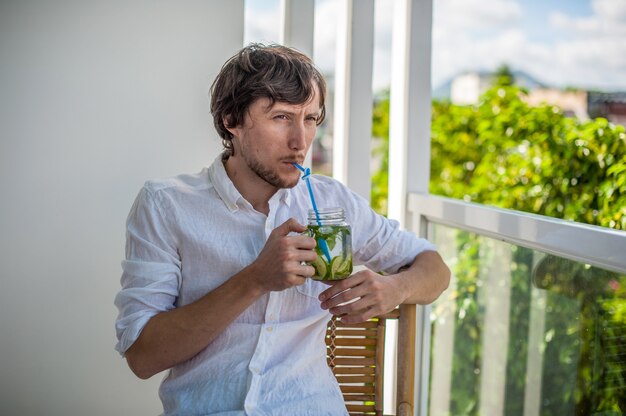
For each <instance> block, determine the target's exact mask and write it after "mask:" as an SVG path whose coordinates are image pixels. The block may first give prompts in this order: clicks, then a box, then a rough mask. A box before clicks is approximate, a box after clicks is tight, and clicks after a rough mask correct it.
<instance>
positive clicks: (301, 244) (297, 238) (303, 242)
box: [287, 234, 317, 250]
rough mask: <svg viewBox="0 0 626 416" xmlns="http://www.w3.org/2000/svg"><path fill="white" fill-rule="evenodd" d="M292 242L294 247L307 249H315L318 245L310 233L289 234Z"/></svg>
mask: <svg viewBox="0 0 626 416" xmlns="http://www.w3.org/2000/svg"><path fill="white" fill-rule="evenodd" d="M287 238H289V239H290V240H291V241H292V242H293V245H294V247H296V248H299V249H305V250H313V249H314V248H315V246H316V245H317V242H316V241H315V239H314V238H313V237H309V236H308V235H302V234H299V235H292V236H288V237H287Z"/></svg>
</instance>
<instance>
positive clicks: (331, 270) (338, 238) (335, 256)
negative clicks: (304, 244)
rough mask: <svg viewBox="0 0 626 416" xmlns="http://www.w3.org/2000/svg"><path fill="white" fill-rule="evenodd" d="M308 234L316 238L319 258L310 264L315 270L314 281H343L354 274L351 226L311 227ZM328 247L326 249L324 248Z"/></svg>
mask: <svg viewBox="0 0 626 416" xmlns="http://www.w3.org/2000/svg"><path fill="white" fill-rule="evenodd" d="M307 228H308V234H309V236H311V237H313V238H315V241H317V246H316V247H315V251H316V253H317V258H316V259H315V261H313V262H311V263H309V264H310V265H311V266H313V267H314V268H315V275H314V276H313V279H314V280H342V279H345V278H346V277H348V276H350V275H351V274H352V237H351V236H350V226H349V225H346V224H345V223H344V224H341V225H311V224H309V226H308V227H307ZM324 244H325V245H326V248H327V250H326V248H325V247H324Z"/></svg>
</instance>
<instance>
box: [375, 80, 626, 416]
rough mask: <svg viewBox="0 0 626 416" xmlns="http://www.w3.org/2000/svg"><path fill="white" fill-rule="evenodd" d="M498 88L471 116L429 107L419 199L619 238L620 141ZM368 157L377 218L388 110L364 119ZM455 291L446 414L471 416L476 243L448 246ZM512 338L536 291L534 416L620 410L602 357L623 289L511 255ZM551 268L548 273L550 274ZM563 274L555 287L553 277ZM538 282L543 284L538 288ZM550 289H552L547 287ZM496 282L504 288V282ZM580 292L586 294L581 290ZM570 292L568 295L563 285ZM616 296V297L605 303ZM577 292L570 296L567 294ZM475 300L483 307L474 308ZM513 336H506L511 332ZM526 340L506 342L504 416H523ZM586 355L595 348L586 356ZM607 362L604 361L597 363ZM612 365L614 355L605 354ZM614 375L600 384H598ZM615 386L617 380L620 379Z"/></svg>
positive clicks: (625, 139) (605, 277)
mask: <svg viewBox="0 0 626 416" xmlns="http://www.w3.org/2000/svg"><path fill="white" fill-rule="evenodd" d="M511 84H512V83H511V80H510V79H507V77H504V76H501V77H499V78H498V85H495V86H494V87H493V88H491V89H489V90H488V91H487V92H486V93H485V94H484V95H483V96H482V97H481V100H480V102H479V103H478V104H477V105H472V106H459V105H455V104H452V103H450V102H448V101H433V105H432V114H433V116H432V130H431V133H432V140H431V180H430V192H431V193H432V194H436V195H442V196H446V197H451V198H457V199H462V200H465V201H471V202H476V203H481V204H488V205H493V206H498V207H502V208H509V209H515V210H519V211H525V212H531V213H536V214H541V215H546V216H550V217H555V218H562V219H566V220H572V221H578V222H583V223H588V224H594V225H600V226H604V227H609V228H614V229H621V230H625V229H626V134H625V133H624V127H622V126H616V125H613V124H611V123H609V122H608V121H607V120H605V119H602V118H598V119H595V120H589V121H580V120H577V119H572V118H569V117H566V116H565V115H564V114H563V112H562V111H561V110H560V109H559V108H557V107H554V106H549V105H544V106H538V107H531V106H529V105H528V104H527V103H526V102H525V101H524V96H525V92H524V91H523V90H522V89H520V88H518V87H516V86H514V85H511ZM373 121H374V122H373V135H374V136H375V137H378V138H379V139H380V140H379V142H378V145H377V147H376V148H375V149H374V152H375V154H376V155H377V156H378V158H379V159H380V161H381V168H380V170H379V171H377V172H375V173H374V175H373V177H372V182H373V184H372V206H373V207H374V209H376V210H377V211H379V212H381V213H383V214H385V213H386V207H387V182H388V175H387V170H388V161H389V159H388V131H389V100H388V98H383V99H382V100H381V101H380V102H378V103H377V104H376V106H375V108H374V119H373ZM455 243H456V253H457V257H456V258H455V259H454V262H453V263H454V264H453V269H454V275H455V278H456V291H455V293H453V294H452V296H451V297H452V299H453V302H454V303H455V309H456V311H457V312H458V314H457V317H456V318H455V323H454V325H455V329H454V331H455V339H456V340H457V342H455V345H454V355H453V363H452V380H453V385H452V392H451V401H450V404H449V406H450V407H449V408H450V412H451V414H455V415H477V414H478V412H479V410H480V408H479V406H480V404H479V403H478V400H479V397H480V377H481V375H480V371H479V370H480V367H481V362H482V360H483V357H482V351H481V348H482V338H483V322H484V321H483V313H484V310H483V308H484V305H483V303H484V302H483V301H482V300H484V296H485V292H484V291H483V290H484V288H481V287H480V286H481V283H482V282H481V280H482V277H481V276H482V273H483V272H484V271H483V270H482V269H484V268H485V267H489V264H490V261H489V259H484V258H482V257H481V253H489V249H488V248H486V247H484V246H483V245H484V244H485V242H484V239H483V238H481V237H479V236H476V235H474V234H471V233H467V232H459V233H458V234H457V237H456V241H455ZM511 250H512V252H511V270H510V277H509V278H510V279H511V281H510V284H511V310H510V316H509V321H510V331H512V332H511V334H513V333H515V334H520V333H521V334H524V333H527V332H528V325H529V314H530V311H529V305H530V303H531V300H530V298H531V291H532V286H534V287H539V288H541V289H545V290H546V294H547V295H546V302H547V306H548V309H549V310H550V312H549V313H548V312H547V314H546V322H545V335H546V336H545V338H546V340H545V342H544V344H543V348H544V354H545V357H544V359H545V361H546V362H548V363H550V365H548V366H546V368H544V369H543V377H544V380H546V381H548V382H546V383H545V384H544V385H543V386H542V395H543V396H542V397H543V400H542V404H541V414H542V415H560V414H590V413H592V412H594V411H595V412H605V413H604V414H606V415H609V414H611V415H613V414H620V413H614V412H619V411H620V409H621V410H624V408H626V404H625V403H623V401H624V399H623V398H621V393H622V392H623V391H624V390H623V388H625V387H624V385H625V383H626V375H623V374H622V373H621V372H620V371H623V368H622V367H618V368H613V367H614V366H615V365H616V364H612V362H611V360H610V359H609V358H607V357H609V356H610V354H611V353H613V351H612V349H615V348H618V347H619V345H620V344H619V343H618V344H615V343H611V342H609V343H607V344H606V345H599V344H598V340H599V339H600V340H606V339H612V338H616V337H619V334H612V333H610V332H611V331H614V330H615V329H612V328H626V313H624V311H626V302H624V299H625V298H626V293H625V291H626V278H624V277H619V276H615V275H614V274H611V273H608V272H606V271H603V270H600V269H596V268H589V267H587V266H586V265H583V264H580V263H576V262H570V261H563V262H560V261H561V259H559V258H556V257H552V256H548V257H545V258H544V259H543V263H541V264H542V267H544V268H545V269H546V270H547V271H546V273H544V274H543V276H544V277H545V278H546V279H547V277H551V278H553V279H555V280H554V281H541V282H538V281H533V280H532V279H533V276H534V277H535V278H536V276H539V275H540V274H538V273H536V271H537V269H538V268H539V267H538V266H537V265H536V264H535V263H536V262H537V261H538V259H537V258H535V257H534V252H533V251H532V250H529V249H525V248H522V247H516V246H512V248H511ZM550 267H552V269H550ZM561 270H565V272H564V273H563V274H562V275H559V274H558V273H559V271H561ZM546 276H547V277H546ZM557 277H559V279H556V278H557ZM503 278H504V277H503ZM585 282H593V285H591V284H585ZM568 284H569V285H573V286H572V287H571V288H570V287H569V286H567V285H568ZM611 284H615V285H616V286H617V287H618V288H619V289H616V291H614V290H611V291H610V293H608V292H607V293H605V292H604V290H605V288H607V287H610V285H611ZM574 288H576V290H577V291H576V290H574ZM481 299H482V300H481ZM513 331H514V332H513ZM527 342H528V341H527V340H526V339H525V338H519V337H517V338H516V337H513V336H511V337H510V338H509V351H508V357H509V358H508V360H507V368H506V380H507V385H506V389H505V390H506V391H505V394H506V397H507V398H506V401H505V414H507V415H516V414H523V411H524V409H523V397H524V390H525V387H526V386H525V384H526V380H525V374H526V368H525V366H526V356H527V354H528V351H527V348H528V347H527ZM596 344H597V345H596ZM605 351H606V353H605ZM615 353H616V354H618V353H617V352H615ZM606 371H609V372H610V373H611V374H614V376H613V377H612V378H607V377H605V374H606V373H605V372H606ZM620 374H622V375H620Z"/></svg>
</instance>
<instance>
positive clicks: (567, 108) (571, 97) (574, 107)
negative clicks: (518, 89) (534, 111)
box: [524, 88, 589, 120]
mask: <svg viewBox="0 0 626 416" xmlns="http://www.w3.org/2000/svg"><path fill="white" fill-rule="evenodd" d="M587 95H588V94H587V91H582V90H579V91H568V90H560V89H558V88H536V89H534V90H531V91H529V92H528V95H527V96H526V98H525V99H524V100H525V101H526V102H527V103H528V105H531V106H533V107H536V106H539V105H542V104H547V105H554V106H557V107H559V108H560V109H561V110H562V111H563V113H564V114H565V115H566V116H568V117H577V118H579V119H580V120H588V119H589V113H588V111H587Z"/></svg>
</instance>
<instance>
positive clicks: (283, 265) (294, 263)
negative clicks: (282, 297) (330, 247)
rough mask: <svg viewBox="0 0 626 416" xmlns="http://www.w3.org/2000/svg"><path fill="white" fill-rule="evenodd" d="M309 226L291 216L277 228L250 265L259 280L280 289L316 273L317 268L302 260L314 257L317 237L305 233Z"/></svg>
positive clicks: (313, 258) (273, 288)
mask: <svg viewBox="0 0 626 416" xmlns="http://www.w3.org/2000/svg"><path fill="white" fill-rule="evenodd" d="M305 230H306V227H305V226H304V225H302V224H299V223H298V222H297V221H296V220H295V219H293V218H290V219H288V220H287V221H285V222H284V223H283V224H281V225H280V226H278V227H277V228H275V229H274V230H273V231H272V233H271V234H270V236H269V238H268V239H267V241H266V242H265V247H263V250H261V253H260V254H259V256H258V257H257V259H256V260H255V261H254V262H253V263H252V264H251V265H250V266H249V268H250V270H252V271H254V275H255V277H256V279H255V280H256V282H257V283H258V284H259V286H260V287H261V288H263V289H264V290H267V291H280V290H284V289H288V288H290V287H293V286H298V285H301V284H304V282H305V281H306V280H305V279H306V278H307V277H311V276H313V275H314V274H315V268H314V267H313V266H309V265H307V264H303V262H311V261H314V260H315V258H316V257H317V254H316V253H315V251H314V250H313V249H314V248H315V244H316V243H315V239H314V238H313V237H309V236H306V235H300V234H298V235H293V234H292V235H289V234H290V233H292V232H294V233H302V232H304V231H305Z"/></svg>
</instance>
